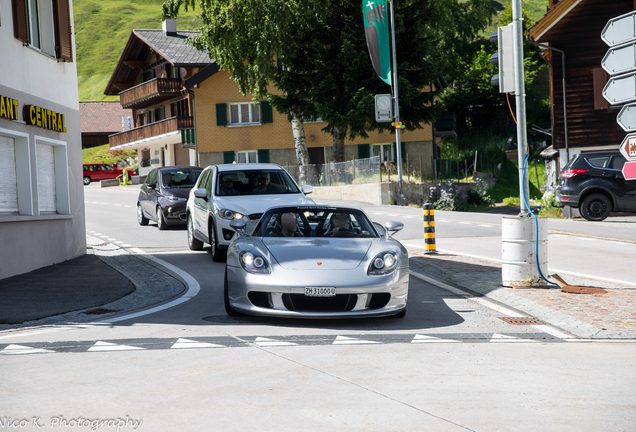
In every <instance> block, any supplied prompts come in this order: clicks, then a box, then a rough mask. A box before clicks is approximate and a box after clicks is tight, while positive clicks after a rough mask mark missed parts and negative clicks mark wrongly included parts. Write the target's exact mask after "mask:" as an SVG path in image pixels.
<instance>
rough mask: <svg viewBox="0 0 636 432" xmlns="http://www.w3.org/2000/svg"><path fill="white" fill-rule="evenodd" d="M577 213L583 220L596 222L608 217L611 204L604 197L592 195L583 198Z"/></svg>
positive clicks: (596, 194) (597, 194) (598, 194)
mask: <svg viewBox="0 0 636 432" xmlns="http://www.w3.org/2000/svg"><path fill="white" fill-rule="evenodd" d="M579 211H580V212H581V216H583V217H584V218H585V219H587V220H589V221H595V222H598V221H602V220H604V219H606V218H607V217H608V216H609V215H610V213H611V212H612V203H611V201H610V200H609V198H607V197H606V196H605V195H603V194H600V193H594V194H590V195H588V196H586V197H585V198H583V201H582V202H581V207H580V208H579Z"/></svg>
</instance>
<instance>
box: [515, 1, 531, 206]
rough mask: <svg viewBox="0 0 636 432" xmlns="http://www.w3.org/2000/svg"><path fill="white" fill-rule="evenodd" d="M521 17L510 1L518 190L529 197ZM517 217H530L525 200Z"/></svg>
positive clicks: (519, 10) (517, 4)
mask: <svg viewBox="0 0 636 432" xmlns="http://www.w3.org/2000/svg"><path fill="white" fill-rule="evenodd" d="M522 21H523V18H522V16H521V0H513V1H512V27H513V34H512V35H513V37H512V39H513V44H514V50H513V53H514V56H513V58H514V64H515V68H514V70H515V102H516V109H517V150H518V154H519V158H518V160H519V191H521V193H522V194H524V195H525V197H526V198H528V199H529V191H530V187H529V184H528V177H527V176H525V175H524V172H523V164H524V163H525V161H526V155H527V154H528V153H527V146H528V137H527V132H526V91H525V83H524V76H523V26H522ZM519 207H520V213H519V217H530V209H528V207H527V206H526V203H525V200H523V199H521V200H520V205H519Z"/></svg>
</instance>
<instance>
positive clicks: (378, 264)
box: [369, 252, 398, 275]
mask: <svg viewBox="0 0 636 432" xmlns="http://www.w3.org/2000/svg"><path fill="white" fill-rule="evenodd" d="M397 263H398V257H397V255H396V254H395V252H382V253H379V254H377V255H376V257H375V258H373V260H372V261H371V265H370V266H369V274H370V275H385V274H389V273H391V272H393V271H394V270H395V269H396V268H397Z"/></svg>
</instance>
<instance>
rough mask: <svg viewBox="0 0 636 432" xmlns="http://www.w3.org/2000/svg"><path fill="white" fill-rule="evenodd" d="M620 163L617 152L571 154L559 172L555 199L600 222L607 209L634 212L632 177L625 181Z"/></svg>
mask: <svg viewBox="0 0 636 432" xmlns="http://www.w3.org/2000/svg"><path fill="white" fill-rule="evenodd" d="M623 165H625V158H624V157H623V155H622V154H621V153H619V152H618V151H601V152H590V153H581V154H577V155H575V156H573V157H572V159H570V161H569V162H568V163H567V165H566V166H565V167H564V168H563V171H561V174H560V175H559V185H558V186H557V189H556V200H557V202H558V203H559V204H561V205H564V206H570V207H574V208H578V209H579V212H580V213H581V216H583V217H584V218H585V219H587V220H589V221H602V220H604V219H606V218H607V217H608V216H609V215H610V213H611V212H636V180H625V177H624V176H623V172H622V169H623Z"/></svg>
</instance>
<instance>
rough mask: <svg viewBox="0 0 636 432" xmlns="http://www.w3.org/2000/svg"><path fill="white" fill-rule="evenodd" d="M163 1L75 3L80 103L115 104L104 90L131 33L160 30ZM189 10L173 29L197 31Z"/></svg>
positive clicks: (88, 0)
mask: <svg viewBox="0 0 636 432" xmlns="http://www.w3.org/2000/svg"><path fill="white" fill-rule="evenodd" d="M162 3H163V0H135V1H130V0H75V1H74V2H73V12H74V18H75V43H76V49H77V75H78V79H79V99H80V101H98V100H118V97H117V96H110V97H109V96H106V95H104V90H105V89H106V84H107V83H108V80H109V79H110V76H111V74H112V73H113V71H114V69H115V66H116V64H117V61H118V60H119V57H120V56H121V53H122V51H123V50H124V47H125V46H126V42H127V41H128V38H129V37H130V33H131V31H132V30H133V29H160V28H161V5H162ZM195 16H196V13H195V12H193V11H192V10H189V11H188V12H187V13H185V12H184V13H182V16H180V17H179V18H177V29H179V30H197V29H198V28H199V27H200V26H201V20H199V19H196V18H195Z"/></svg>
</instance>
